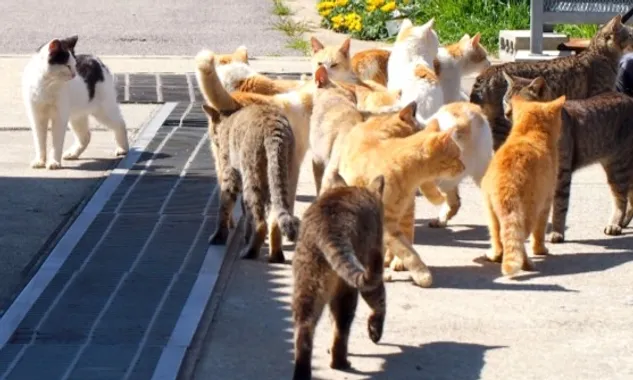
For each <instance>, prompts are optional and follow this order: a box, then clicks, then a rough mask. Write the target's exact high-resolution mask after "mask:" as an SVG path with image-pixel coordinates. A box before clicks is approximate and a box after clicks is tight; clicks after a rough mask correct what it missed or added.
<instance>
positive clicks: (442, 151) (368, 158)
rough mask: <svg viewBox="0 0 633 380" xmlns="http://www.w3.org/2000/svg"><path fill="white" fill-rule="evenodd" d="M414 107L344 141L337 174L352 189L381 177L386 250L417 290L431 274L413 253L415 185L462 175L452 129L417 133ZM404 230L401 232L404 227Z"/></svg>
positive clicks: (374, 121) (374, 120)
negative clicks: (396, 259) (383, 184)
mask: <svg viewBox="0 0 633 380" xmlns="http://www.w3.org/2000/svg"><path fill="white" fill-rule="evenodd" d="M415 108H416V103H415V102H412V103H410V104H409V105H408V106H406V107H405V108H403V109H402V111H400V112H399V113H389V114H385V115H377V116H374V117H370V118H369V119H368V120H367V121H365V122H363V123H361V124H359V125H357V126H356V127H354V128H352V130H351V131H349V132H348V134H347V135H346V136H345V138H344V140H343V142H342V144H341V148H340V159H339V162H338V172H339V173H340V174H341V176H342V177H343V178H344V179H345V181H346V182H347V183H349V184H351V185H354V186H366V185H368V184H369V182H370V181H371V179H373V178H375V177H376V176H378V175H383V176H384V177H385V194H384V198H383V202H384V207H385V245H386V248H387V249H388V250H389V251H390V252H391V253H392V254H393V255H394V256H396V257H398V258H399V259H400V260H401V262H402V264H403V266H404V268H406V269H408V270H409V271H411V277H412V278H413V281H414V283H415V284H416V285H418V286H422V287H429V286H431V283H432V276H431V272H430V271H429V269H428V267H427V266H426V265H425V264H424V262H422V259H421V258H420V256H419V255H418V253H417V252H416V251H415V249H414V248H413V246H412V245H411V244H412V241H413V222H414V215H413V210H414V206H413V202H414V199H415V191H416V189H417V187H418V186H419V185H420V183H422V182H425V181H432V180H434V179H435V178H439V177H442V178H444V177H453V176H456V175H458V174H460V173H461V172H462V171H463V170H464V164H463V163H462V162H461V160H460V158H461V154H462V152H461V149H460V148H459V145H458V144H457V143H456V142H455V141H454V140H453V130H452V129H451V130H447V131H441V132H440V131H439V126H437V125H436V127H435V128H433V127H431V126H427V127H426V128H425V129H424V130H422V131H420V127H419V125H418V124H417V122H416V120H415V116H414V115H415ZM403 227H404V228H403Z"/></svg>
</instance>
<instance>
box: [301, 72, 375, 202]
mask: <svg viewBox="0 0 633 380" xmlns="http://www.w3.org/2000/svg"><path fill="white" fill-rule="evenodd" d="M314 80H315V83H316V86H317V89H316V90H315V93H314V99H313V108H312V116H311V118H310V150H311V152H312V173H313V175H314V183H315V186H316V193H317V194H319V192H320V191H321V182H322V180H323V176H324V173H325V168H326V166H327V165H328V162H329V160H330V156H331V153H332V149H333V146H334V144H335V141H336V140H337V139H340V138H342V137H343V136H344V135H345V134H346V133H347V132H348V131H349V130H350V129H351V128H352V127H354V126H355V125H356V124H358V123H360V122H362V121H363V116H362V114H361V113H360V112H359V110H358V108H357V100H356V97H355V94H354V93H352V92H351V91H350V89H349V88H348V87H342V86H340V85H339V84H337V83H336V82H333V81H331V80H330V78H329V76H328V73H327V70H326V69H325V67H324V66H319V67H318V68H317V70H316V72H315V74H314ZM357 87H358V88H362V87H360V86H357ZM367 91H369V90H367ZM326 178H329V174H328V175H327V176H326Z"/></svg>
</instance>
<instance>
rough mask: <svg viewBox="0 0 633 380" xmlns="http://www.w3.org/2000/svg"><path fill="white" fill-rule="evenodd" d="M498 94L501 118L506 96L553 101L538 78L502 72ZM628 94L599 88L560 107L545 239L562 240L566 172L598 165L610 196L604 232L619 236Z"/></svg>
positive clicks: (628, 162) (626, 208) (625, 188)
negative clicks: (502, 90)
mask: <svg viewBox="0 0 633 380" xmlns="http://www.w3.org/2000/svg"><path fill="white" fill-rule="evenodd" d="M505 75H506V81H507V82H508V91H507V92H506V95H505V97H504V109H505V114H506V117H509V118H511V117H512V107H511V106H510V103H509V99H511V98H512V96H515V95H517V96H520V97H521V98H523V99H526V100H530V101H550V100H552V99H554V95H553V94H552V93H551V90H550V89H549V86H548V85H547V83H545V79H544V78H543V77H536V78H535V79H533V80H531V79H526V78H521V77H511V76H509V75H507V74H505ZM631 120H633V98H631V97H629V96H627V95H625V94H622V93H619V92H605V93H602V94H600V95H596V96H592V97H590V98H588V99H582V100H568V101H567V102H565V105H564V106H563V110H562V127H561V128H562V130H561V139H560V142H559V146H558V154H559V170H558V178H557V183H556V191H555V193H554V209H553V212H552V232H551V234H550V241H551V242H552V243H561V242H563V241H564V240H565V220H566V218H567V210H568V208H569V193H570V190H571V179H572V174H573V172H575V171H576V170H578V169H581V168H583V167H585V166H588V165H592V164H595V163H600V164H601V165H602V167H603V168H604V170H605V172H606V174H607V180H608V182H609V187H610V188H611V194H612V197H613V206H614V207H613V211H612V214H611V216H610V217H609V221H608V223H607V226H606V227H605V228H604V233H605V234H607V235H620V234H621V233H622V228H625V227H627V226H628V225H629V223H630V222H631V219H633V154H631V147H633V130H631V128H630V121H631Z"/></svg>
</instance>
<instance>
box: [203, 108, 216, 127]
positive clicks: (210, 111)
mask: <svg viewBox="0 0 633 380" xmlns="http://www.w3.org/2000/svg"><path fill="white" fill-rule="evenodd" d="M202 110H203V111H204V113H206V114H207V115H209V117H211V121H212V122H213V123H214V124H216V123H219V122H220V113H219V112H218V111H217V110H216V109H215V108H213V107H211V106H209V105H208V104H203V105H202Z"/></svg>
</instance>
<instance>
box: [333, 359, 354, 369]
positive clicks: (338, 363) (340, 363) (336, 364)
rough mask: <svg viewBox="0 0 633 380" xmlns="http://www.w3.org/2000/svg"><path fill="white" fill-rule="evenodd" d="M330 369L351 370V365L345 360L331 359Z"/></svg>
mask: <svg viewBox="0 0 633 380" xmlns="http://www.w3.org/2000/svg"><path fill="white" fill-rule="evenodd" d="M330 368H332V369H338V370H341V369H343V370H344V369H350V368H352V363H350V362H349V360H347V359H345V358H340V359H337V358H332V362H330Z"/></svg>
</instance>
